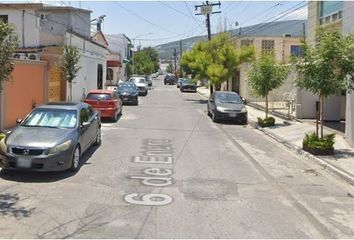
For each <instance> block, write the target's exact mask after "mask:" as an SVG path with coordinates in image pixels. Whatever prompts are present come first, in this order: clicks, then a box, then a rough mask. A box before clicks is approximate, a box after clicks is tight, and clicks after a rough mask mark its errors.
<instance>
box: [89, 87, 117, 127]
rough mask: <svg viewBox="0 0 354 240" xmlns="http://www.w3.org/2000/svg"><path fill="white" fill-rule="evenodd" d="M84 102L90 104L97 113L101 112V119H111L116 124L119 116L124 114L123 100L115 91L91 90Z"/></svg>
mask: <svg viewBox="0 0 354 240" xmlns="http://www.w3.org/2000/svg"><path fill="white" fill-rule="evenodd" d="M84 102H85V103H87V104H90V105H91V106H92V107H93V108H94V109H95V110H96V111H98V112H100V115H101V117H103V118H111V119H113V120H114V121H115V122H116V121H118V116H119V115H120V114H122V105H123V104H122V100H121V99H120V98H119V97H118V94H117V93H116V92H115V91H111V90H102V89H96V90H91V91H90V92H89V93H88V94H87V96H86V98H85V100H84Z"/></svg>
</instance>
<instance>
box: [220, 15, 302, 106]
mask: <svg viewBox="0 0 354 240" xmlns="http://www.w3.org/2000/svg"><path fill="white" fill-rule="evenodd" d="M305 24H306V21H305V20H289V21H280V22H272V23H263V24H258V25H254V26H250V27H247V28H243V29H238V30H236V32H234V34H235V33H236V36H234V37H233V38H234V42H235V45H236V47H237V48H240V47H243V46H253V47H254V49H255V54H256V56H259V55H260V54H261V52H273V53H274V55H275V58H276V60H277V61H278V62H280V63H283V64H287V63H288V62H289V60H290V58H291V56H292V55H299V54H300V45H301V41H302V40H303V38H304V31H303V27H304V25H305ZM251 66H252V65H251V63H244V64H242V65H241V66H239V68H238V70H237V71H236V73H235V75H234V76H233V77H232V78H231V79H229V80H228V81H227V82H226V84H224V86H222V87H223V88H224V89H227V90H230V91H234V92H237V93H239V94H240V95H241V96H242V97H244V98H246V99H247V100H248V101H260V102H261V101H264V100H263V99H262V98H259V97H256V96H254V95H253V94H252V92H251V89H250V87H249V84H248V71H249V70H250V68H251ZM295 79H296V74H295V73H291V74H290V75H289V77H288V79H287V80H286V81H285V83H284V84H283V85H282V86H281V87H280V88H279V89H276V90H274V91H272V92H271V93H270V101H277V100H284V99H285V98H287V99H288V98H289V97H290V98H295V95H296V87H295Z"/></svg>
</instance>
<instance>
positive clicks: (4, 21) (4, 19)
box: [0, 15, 9, 23]
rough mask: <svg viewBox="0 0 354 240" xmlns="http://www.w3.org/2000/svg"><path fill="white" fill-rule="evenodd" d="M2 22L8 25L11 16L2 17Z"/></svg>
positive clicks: (0, 17) (0, 16) (0, 19)
mask: <svg viewBox="0 0 354 240" xmlns="http://www.w3.org/2000/svg"><path fill="white" fill-rule="evenodd" d="M0 21H2V22H3V23H8V21H9V16H8V15H0Z"/></svg>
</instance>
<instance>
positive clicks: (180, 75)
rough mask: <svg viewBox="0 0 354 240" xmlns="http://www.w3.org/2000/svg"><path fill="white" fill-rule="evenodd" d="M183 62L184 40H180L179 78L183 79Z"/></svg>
mask: <svg viewBox="0 0 354 240" xmlns="http://www.w3.org/2000/svg"><path fill="white" fill-rule="evenodd" d="M181 60H182V40H179V77H182V68H181Z"/></svg>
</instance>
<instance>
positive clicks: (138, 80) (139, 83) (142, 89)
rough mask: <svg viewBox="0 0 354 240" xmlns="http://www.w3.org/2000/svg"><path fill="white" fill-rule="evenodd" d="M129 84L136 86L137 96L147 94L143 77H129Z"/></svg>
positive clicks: (146, 85)
mask: <svg viewBox="0 0 354 240" xmlns="http://www.w3.org/2000/svg"><path fill="white" fill-rule="evenodd" d="M129 82H132V83H134V84H135V85H136V86H137V88H138V92H139V95H143V96H146V95H147V94H148V89H149V87H148V83H147V82H146V80H145V77H131V78H130V79H129Z"/></svg>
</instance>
